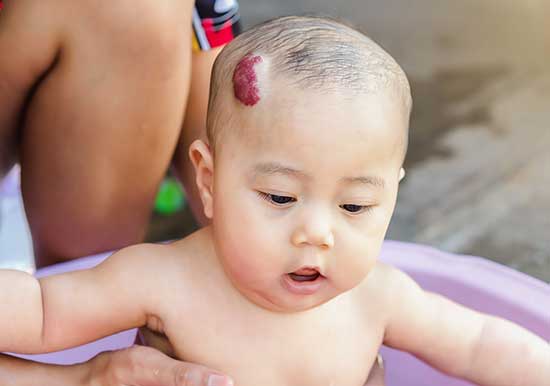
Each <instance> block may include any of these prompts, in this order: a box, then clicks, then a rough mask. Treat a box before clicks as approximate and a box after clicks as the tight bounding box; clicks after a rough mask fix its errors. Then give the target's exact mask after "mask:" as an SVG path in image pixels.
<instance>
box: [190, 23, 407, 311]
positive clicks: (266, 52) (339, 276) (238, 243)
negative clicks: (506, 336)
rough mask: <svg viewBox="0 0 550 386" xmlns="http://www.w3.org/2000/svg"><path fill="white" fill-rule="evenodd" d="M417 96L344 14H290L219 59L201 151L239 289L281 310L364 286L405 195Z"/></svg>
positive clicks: (208, 201)
mask: <svg viewBox="0 0 550 386" xmlns="http://www.w3.org/2000/svg"><path fill="white" fill-rule="evenodd" d="M410 109H411V97H410V91H409V85H408V82H407V79H406V76H405V74H404V73H403V71H402V70H401V68H400V67H399V65H398V64H397V63H396V62H395V61H394V60H393V59H392V58H391V57H390V56H389V55H388V54H387V53H386V52H385V51H384V50H382V49H381V48H380V47H379V46H378V45H376V44H375V43H374V42H372V41H371V40H370V39H368V38H367V37H366V36H364V35H362V34H361V33H359V32H357V31H355V30H353V29H352V28H350V27H347V26H345V25H343V24H340V23H338V22H336V21H334V20H330V19H324V18H314V17H285V18H280V19H277V20H274V21H270V22H267V23H264V24H261V25H259V26H257V27H254V28H252V29H251V30H249V31H247V32H245V33H244V34H242V35H241V36H239V37H238V38H236V39H235V40H234V41H233V42H231V43H230V44H229V45H228V46H227V47H225V48H224V50H223V51H222V52H221V54H220V55H219V57H218V59H217V60H216V63H215V65H214V69H213V74H212V85H211V92H210V101H209V109H208V119H207V132H208V142H209V144H206V143H204V142H201V141H196V142H194V143H193V144H192V145H191V148H190V156H191V159H192V161H193V163H194V165H195V168H196V171H197V184H198V187H199V192H200V195H201V199H202V201H203V205H204V211H205V215H206V216H207V217H209V218H211V219H212V232H213V237H214V241H215V244H216V250H217V254H218V256H219V258H220V262H221V263H222V265H223V267H224V269H225V272H226V273H227V275H228V277H229V278H230V279H231V281H232V283H233V284H234V286H235V287H236V288H237V289H238V290H239V291H240V292H241V293H242V294H243V295H245V296H246V297H247V298H248V299H250V300H251V301H253V302H254V303H256V304H258V305H260V306H262V307H264V308H267V309H271V310H276V311H298V310H304V309H308V308H311V307H314V306H316V305H319V304H321V303H323V302H326V301H328V300H329V299H331V298H333V297H335V296H337V295H339V294H340V293H342V292H345V291H347V290H350V289H352V288H353V287H355V286H357V285H358V284H359V283H360V282H361V281H362V280H363V279H365V277H366V276H367V275H368V273H369V272H370V271H371V269H372V268H373V266H374V264H375V262H376V259H377V257H378V254H379V251H380V247H381V245H382V241H383V239H384V235H385V233H386V230H387V227H388V224H389V222H390V218H391V215H392V213H393V209H394V206H395V201H396V197H397V188H398V183H399V179H400V177H401V176H402V169H401V166H402V163H403V159H404V156H405V152H406V147H407V133H408V122H409V113H410Z"/></svg>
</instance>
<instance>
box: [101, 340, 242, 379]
mask: <svg viewBox="0 0 550 386" xmlns="http://www.w3.org/2000/svg"><path fill="white" fill-rule="evenodd" d="M97 362H98V363H97V364H96V365H95V366H94V372H93V375H92V377H91V378H93V379H95V380H96V381H97V380H101V381H100V382H94V381H93V380H92V382H91V383H92V384H102V385H103V386H123V385H124V386H127V385H131V386H233V382H232V380H231V379H230V378H229V377H227V376H225V375H223V374H221V373H219V372H217V371H214V370H211V369H209V368H207V367H204V366H200V365H196V364H192V363H188V362H182V361H178V360H175V359H172V358H170V357H168V356H166V355H164V354H163V353H161V352H160V351H158V350H156V349H153V348H151V347H144V346H133V347H130V348H128V349H125V350H120V351H113V352H109V353H103V354H101V355H100V356H99V357H97Z"/></svg>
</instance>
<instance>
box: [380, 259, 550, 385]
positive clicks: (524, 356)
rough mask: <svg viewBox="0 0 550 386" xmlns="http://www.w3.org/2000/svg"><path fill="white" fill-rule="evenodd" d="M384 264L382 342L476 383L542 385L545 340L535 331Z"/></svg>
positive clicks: (549, 374)
mask: <svg viewBox="0 0 550 386" xmlns="http://www.w3.org/2000/svg"><path fill="white" fill-rule="evenodd" d="M389 270H390V271H391V272H390V273H389V274H388V275H387V276H388V277H387V279H388V280H390V281H391V285H390V288H391V290H390V292H388V293H390V295H389V296H391V299H390V301H391V304H392V305H391V311H392V312H391V315H390V318H389V320H388V323H387V326H386V333H385V337H384V344H386V345H388V346H390V347H394V348H397V349H400V350H404V351H408V352H410V353H412V354H414V355H416V356H417V357H419V358H421V359H423V360H425V361H426V362H428V363H430V364H431V365H433V366H434V367H436V368H439V369H440V370H442V371H444V372H446V373H449V374H451V375H454V376H457V377H460V378H465V379H468V380H470V381H472V382H475V383H476V384H479V385H495V386H496V385H502V386H512V385H518V386H519V385H522V386H538V385H540V386H543V385H548V381H549V380H550V346H549V345H548V343H546V342H545V341H543V340H542V339H541V338H540V337H538V336H536V335H534V334H532V333H531V332H529V331H527V330H526V329H524V328H522V327H520V326H518V325H515V324H513V323H511V322H509V321H507V320H504V319H500V318H497V317H493V316H489V315H485V314H482V313H479V312H476V311H473V310H470V309H468V308H466V307H463V306H461V305H458V304H456V303H454V302H452V301H450V300H449V299H447V298H445V297H443V296H440V295H437V294H433V293H429V292H426V291H423V290H422V289H421V288H420V287H419V286H418V285H417V284H416V283H415V282H414V281H413V280H412V279H411V278H409V277H408V276H407V275H405V274H404V273H402V272H400V271H398V270H395V269H391V268H390V269H389Z"/></svg>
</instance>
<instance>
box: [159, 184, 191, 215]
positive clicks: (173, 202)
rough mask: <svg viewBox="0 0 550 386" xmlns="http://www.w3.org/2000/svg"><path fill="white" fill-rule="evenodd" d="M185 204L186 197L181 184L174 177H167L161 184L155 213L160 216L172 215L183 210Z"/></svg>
mask: <svg viewBox="0 0 550 386" xmlns="http://www.w3.org/2000/svg"><path fill="white" fill-rule="evenodd" d="M184 203H185V195H184V193H183V189H182V188H181V184H180V183H179V182H178V181H177V180H176V179H175V178H173V177H167V178H165V179H164V181H162V183H161V184H160V188H159V191H158V193H157V197H156V199H155V211H156V212H157V213H159V214H163V215H170V214H173V213H175V212H177V211H178V210H180V209H181V208H183V205H184Z"/></svg>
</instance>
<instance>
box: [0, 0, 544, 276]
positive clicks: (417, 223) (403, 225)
mask: <svg viewBox="0 0 550 386" xmlns="http://www.w3.org/2000/svg"><path fill="white" fill-rule="evenodd" d="M239 2H240V6H241V16H242V23H243V27H244V28H245V29H246V28H248V27H250V26H252V25H254V24H256V23H259V22H262V21H264V20H267V19H270V18H273V17H276V16H280V15H288V14H304V13H313V14H323V15H329V16H335V17H339V18H342V19H345V20H347V21H349V22H351V24H353V25H355V26H356V27H358V28H359V29H360V30H362V31H363V32H365V33H366V34H367V35H368V36H370V37H371V38H373V39H374V40H375V41H376V42H378V43H379V44H380V45H381V46H382V47H384V48H385V49H386V50H387V51H388V52H389V53H390V54H391V55H392V56H393V57H395V59H396V60H397V61H398V62H399V63H400V64H401V65H402V67H403V68H404V70H405V72H406V73H407V74H408V76H409V79H410V82H411V86H412V92H413V98H414V111H413V115H412V118H411V135H410V145H409V153H408V156H407V160H406V164H405V167H406V169H407V176H406V177H405V179H404V180H403V182H402V186H401V191H400V194H399V198H398V205H397V209H396V213H395V215H394V218H393V220H392V223H391V225H390V230H389V233H388V238H391V239H397V240H401V241H413V242H418V243H422V244H429V245H432V246H435V247H438V248H441V249H444V250H446V251H451V252H458V253H465V254H473V255H479V256H484V257H487V258H490V259H492V260H495V261H499V262H501V263H504V264H506V265H509V266H511V267H513V268H515V269H519V270H521V271H523V272H526V273H528V274H529V275H532V276H535V277H538V278H540V279H542V280H544V281H546V282H550V64H549V63H550V26H549V25H548V23H547V19H548V18H549V17H550V1H549V0H524V1H516V0H476V1H474V0H461V1H449V0H447V1H441V0H414V1H410V0H378V1H374V0H372V1H369V0H340V1H334V0H333V1H328V0H240V1H239ZM0 202H1V205H2V207H1V208H0V209H1V211H2V215H3V216H4V218H3V221H2V223H3V226H2V228H1V229H0V265H2V264H7V263H6V262H5V261H4V262H3V261H2V257H3V256H11V258H12V261H11V262H10V263H9V264H11V265H12V266H13V265H14V264H19V266H20V267H21V268H23V269H32V268H31V265H32V262H31V261H32V259H31V258H30V256H32V255H31V254H32V251H31V250H30V249H29V248H30V247H29V246H28V241H26V240H25V238H26V233H25V230H24V227H25V224H24V219H23V217H22V209H21V206H20V204H17V200H16V198H12V199H11V200H8V199H4V200H2V201H0ZM161 211H162V210H161ZM10 216H11V217H10ZM8 218H9V219H10V220H9V221H7V220H8ZM6 224H11V225H8V226H6ZM193 227H194V225H193V222H192V220H191V217H190V214H189V212H188V210H187V209H186V208H185V206H184V208H183V209H181V210H179V211H176V213H174V214H172V215H166V214H159V213H156V214H154V215H153V218H152V221H151V226H150V230H149V235H148V239H149V240H152V241H155V240H166V239H169V238H175V237H181V235H182V234H183V233H186V232H189V231H191V230H192V229H193ZM21 229H23V231H22V230H21ZM22 235H23V236H22ZM25 243H27V244H25ZM16 256H17V260H16V261H15V260H13V259H14V258H15V257H16Z"/></svg>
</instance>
